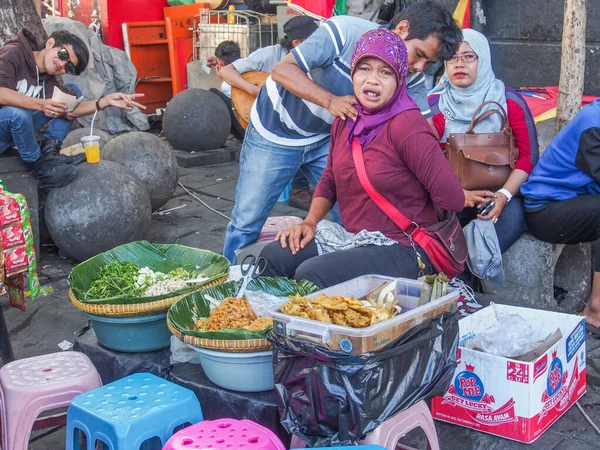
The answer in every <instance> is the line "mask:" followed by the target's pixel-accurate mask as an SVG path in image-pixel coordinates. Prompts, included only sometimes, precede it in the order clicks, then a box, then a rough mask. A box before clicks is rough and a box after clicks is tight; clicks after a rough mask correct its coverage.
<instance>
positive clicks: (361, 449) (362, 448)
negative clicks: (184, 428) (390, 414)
mask: <svg viewBox="0 0 600 450" xmlns="http://www.w3.org/2000/svg"><path fill="white" fill-rule="evenodd" d="M302 448H304V447H302ZM211 450H212V449H211ZM310 450H386V449H385V448H384V447H382V446H381V445H353V446H351V447H311V448H310Z"/></svg>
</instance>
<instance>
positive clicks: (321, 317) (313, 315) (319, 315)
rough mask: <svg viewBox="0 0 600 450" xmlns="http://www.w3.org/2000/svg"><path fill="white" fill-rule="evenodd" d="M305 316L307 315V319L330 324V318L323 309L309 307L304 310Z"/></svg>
mask: <svg viewBox="0 0 600 450" xmlns="http://www.w3.org/2000/svg"><path fill="white" fill-rule="evenodd" d="M306 314H308V318H309V319H312V320H318V321H319V322H326V323H332V322H331V317H329V314H328V313H327V310H325V309H324V308H320V307H318V306H314V305H311V306H309V307H308V308H307V309H306Z"/></svg>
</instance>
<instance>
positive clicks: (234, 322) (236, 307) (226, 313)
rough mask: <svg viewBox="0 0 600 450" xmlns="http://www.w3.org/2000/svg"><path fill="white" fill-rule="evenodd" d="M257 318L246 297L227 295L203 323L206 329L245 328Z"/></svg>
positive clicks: (202, 325) (202, 326)
mask: <svg viewBox="0 0 600 450" xmlns="http://www.w3.org/2000/svg"><path fill="white" fill-rule="evenodd" d="M255 320H256V314H254V311H252V308H250V305H249V304H248V301H247V300H246V299H245V298H233V297H227V298H226V299H225V300H223V301H222V302H221V304H220V305H219V306H217V307H216V308H215V309H213V310H212V311H211V312H210V316H209V317H208V319H207V320H205V321H204V323H203V324H201V328H203V329H204V331H219V330H222V329H224V328H244V327H247V326H250V325H251V324H252V322H254V321H255Z"/></svg>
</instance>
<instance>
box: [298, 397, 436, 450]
mask: <svg viewBox="0 0 600 450" xmlns="http://www.w3.org/2000/svg"><path fill="white" fill-rule="evenodd" d="M418 427H421V428H422V429H423V431H424V432H425V436H426V437H427V448H428V449H431V450H439V449H440V443H439V441H438V437H437V432H436V431H435V424H434V423H433V417H431V412H430V411H429V408H428V407H427V404H426V403H425V401H423V400H421V401H420V402H419V403H416V404H414V405H413V406H411V407H410V408H408V409H405V410H404V411H402V412H400V413H398V414H396V415H395V416H394V417H390V418H389V419H388V420H386V421H385V422H383V423H382V424H381V425H379V426H378V427H377V428H375V430H373V432H372V433H371V434H369V435H368V436H367V437H366V438H365V439H363V440H361V441H358V444H359V445H369V446H373V445H380V446H382V447H385V448H387V449H388V450H395V449H396V448H398V449H404V450H414V449H413V448H412V447H408V446H406V445H402V444H399V443H398V441H399V440H400V439H402V438H403V437H404V436H405V435H406V434H407V433H408V432H409V431H411V430H414V429H415V428H418ZM305 446H306V443H305V442H304V441H303V440H302V439H300V438H299V437H297V436H292V443H291V448H292V449H300V448H304V447H305Z"/></svg>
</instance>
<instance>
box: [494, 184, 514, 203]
mask: <svg viewBox="0 0 600 450" xmlns="http://www.w3.org/2000/svg"><path fill="white" fill-rule="evenodd" d="M496 192H497V193H498V194H504V196H505V197H506V203H507V204H508V202H510V200H511V199H512V198H513V195H512V194H511V193H510V191H509V190H508V189H504V188H502V189H498V190H497V191H496Z"/></svg>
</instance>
